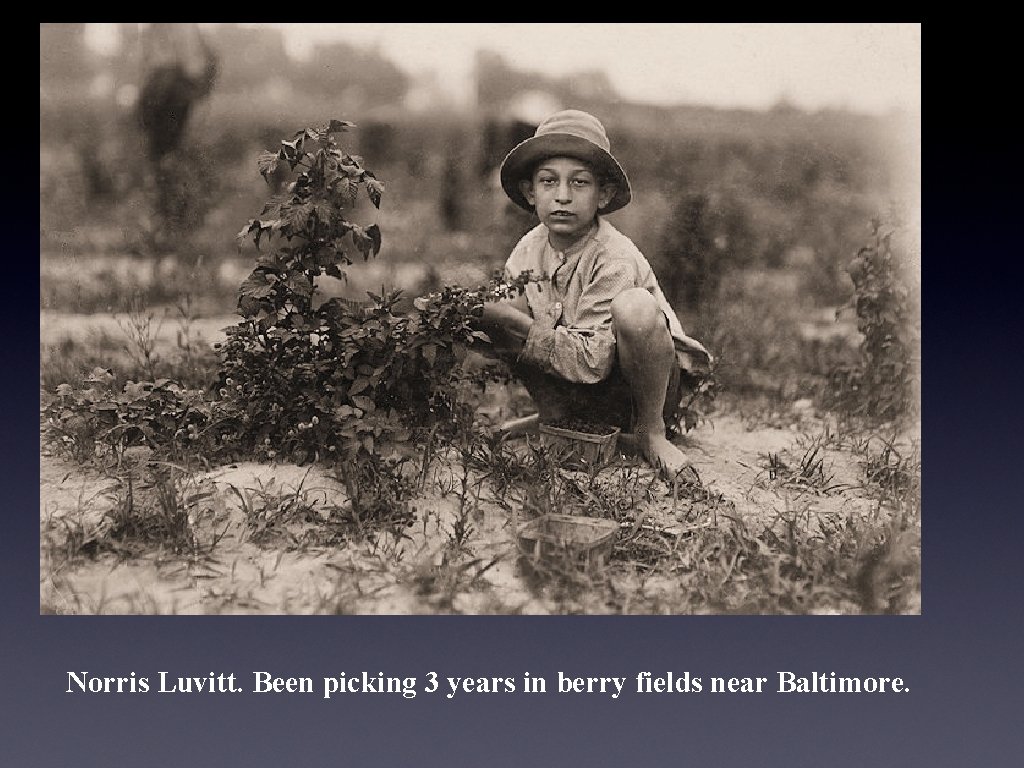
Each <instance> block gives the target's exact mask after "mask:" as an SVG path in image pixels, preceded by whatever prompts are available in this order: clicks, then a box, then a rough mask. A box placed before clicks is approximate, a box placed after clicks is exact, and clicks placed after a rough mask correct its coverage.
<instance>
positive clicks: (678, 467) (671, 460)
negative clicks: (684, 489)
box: [635, 432, 700, 483]
mask: <svg viewBox="0 0 1024 768" xmlns="http://www.w3.org/2000/svg"><path fill="white" fill-rule="evenodd" d="M635 439H636V447H637V448H638V449H639V451H640V452H641V453H642V454H643V456H644V458H645V459H647V461H648V462H649V463H650V465H651V466H652V467H654V468H655V469H657V470H658V471H659V472H660V473H661V476H662V478H663V479H664V480H666V481H667V482H673V481H675V480H679V481H680V482H684V483H694V482H699V481H700V480H699V478H698V477H697V471H696V470H695V469H694V468H693V467H692V466H691V465H690V464H689V462H687V460H686V454H685V453H683V452H682V451H681V450H679V448H678V447H677V446H675V445H673V444H672V443H670V442H669V441H668V439H667V438H666V437H665V436H664V435H657V434H650V433H643V432H637V433H636V437H635Z"/></svg>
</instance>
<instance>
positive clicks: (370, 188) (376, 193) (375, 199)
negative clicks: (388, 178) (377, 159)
mask: <svg viewBox="0 0 1024 768" xmlns="http://www.w3.org/2000/svg"><path fill="white" fill-rule="evenodd" d="M366 194H367V196H368V197H369V198H370V202H372V203H373V205H374V207H375V208H380V198H381V195H383V194H384V182H382V181H377V179H375V178H373V177H372V176H371V175H370V174H369V172H367V174H366Z"/></svg>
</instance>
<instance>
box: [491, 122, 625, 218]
mask: <svg viewBox="0 0 1024 768" xmlns="http://www.w3.org/2000/svg"><path fill="white" fill-rule="evenodd" d="M610 150H611V144H610V143H609V141H608V135H607V134H606V133H605V131H604V126H603V125H601V122H600V121H599V120H598V119H597V118H596V117H594V116H593V115H591V114H589V113H587V112H581V111H580V110H578V109H566V110H563V111H561V112H556V113H555V114H553V115H551V116H550V117H548V118H547V119H545V120H544V122H542V123H541V124H540V125H539V126H538V127H537V131H536V132H535V133H534V135H533V137H532V138H529V139H527V140H526V141H524V142H521V143H520V144H519V145H517V146H516V147H515V149H513V150H512V151H511V152H509V153H508V155H506V156H505V159H504V161H502V163H501V187H502V189H504V190H505V194H506V195H508V196H509V197H510V198H511V199H512V202H513V203H515V204H516V205H518V206H519V207H520V208H525V209H526V210H528V211H532V210H533V206H532V205H530V204H529V203H528V202H527V201H526V198H525V197H523V192H522V190H520V189H519V182H520V181H522V180H523V179H529V178H530V176H531V175H532V174H533V170H534V168H536V167H537V163H539V162H540V161H541V160H545V159H547V158H549V157H574V158H576V159H578V160H582V161H584V162H586V163H589V164H590V165H591V166H593V167H594V170H595V171H596V172H597V173H598V174H599V175H601V176H604V177H605V178H606V179H607V180H608V181H609V182H611V183H613V184H614V185H615V195H614V197H612V199H611V202H609V203H608V205H606V206H605V207H604V208H602V209H600V210H599V211H598V213H611V212H612V211H617V210H619V208H622V207H624V206H625V205H627V204H628V203H629V201H630V200H631V199H632V197H633V194H632V192H631V191H630V188H629V179H627V178H626V172H625V171H623V170H622V166H621V165H619V162H618V161H617V160H616V159H615V158H614V157H612V153H611V151H610Z"/></svg>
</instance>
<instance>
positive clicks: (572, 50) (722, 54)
mask: <svg viewBox="0 0 1024 768" xmlns="http://www.w3.org/2000/svg"><path fill="white" fill-rule="evenodd" d="M109 26H110V25H100V24H94V25H90V29H89V32H88V38H87V40H88V41H89V42H90V44H92V45H93V47H95V48H97V49H98V50H103V49H104V46H109V45H110V39H111V38H110V30H109V29H108V28H107V27H109ZM211 26H212V25H211ZM247 26H249V25H247ZM251 26H272V27H277V28H280V29H281V30H282V32H283V33H284V35H285V44H286V46H287V49H288V51H289V53H290V54H292V55H294V56H296V57H300V58H301V57H303V56H305V55H308V54H309V52H310V50H311V48H312V45H313V44H314V43H315V42H319V41H330V40H341V41H345V42H349V43H352V44H355V45H360V46H368V47H373V46H379V48H380V50H381V51H383V52H384V53H385V54H386V55H387V56H388V57H390V58H391V59H392V60H393V61H394V62H395V63H396V64H398V65H399V66H400V67H402V68H403V69H405V70H406V71H407V72H409V73H410V74H414V75H415V74H421V73H424V72H427V71H432V72H434V73H435V74H436V75H437V79H438V81H439V82H441V83H442V84H446V85H447V87H449V88H450V89H451V91H452V95H453V96H454V97H455V98H458V97H459V96H460V95H462V94H460V90H465V89H466V87H467V84H468V78H469V74H470V72H471V71H472V67H473V59H474V54H475V51H476V50H477V49H480V48H486V49H490V50H493V51H496V52H498V53H500V54H502V55H503V56H504V57H505V58H506V59H507V60H509V61H510V62H511V63H513V64H514V65H515V66H517V67H518V68H520V69H524V70H530V71H536V72H541V73H544V74H549V75H564V74H568V73H571V72H574V71H581V70H594V69H601V70H604V71H605V72H606V73H607V75H608V77H609V79H610V81H611V83H612V85H613V86H614V87H615V88H616V90H617V91H618V92H619V93H620V94H621V95H622V96H623V97H624V98H626V99H629V100H635V101H646V102H651V103H656V104H703V105H710V106H717V107H747V108H755V109H760V108H767V107H770V106H772V105H773V104H775V103H777V102H778V101H779V100H780V99H785V100H787V101H789V102H790V103H792V104H794V105H796V106H798V107H802V108H804V109H820V108H828V107H833V108H846V109H853V110H857V111H865V112H874V113H879V112H886V111H888V110H890V109H893V108H900V109H902V110H903V111H904V112H907V113H910V114H917V113H919V112H920V108H921V25H920V24H665V23H661V24H652V23H616V24H612V23H586V24H562V23H559V24H538V23H522V22H517V23H503V24H497V23H465V24H459V23H448V24H422V23H421V24H412V23H390V24H389V23H358V24H327V23H320V24H309V23H280V24H268V25H251Z"/></svg>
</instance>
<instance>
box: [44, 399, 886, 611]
mask: <svg viewBox="0 0 1024 768" xmlns="http://www.w3.org/2000/svg"><path fill="white" fill-rule="evenodd" d="M750 427H751V424H749V423H744V420H743V419H741V418H739V417H737V416H720V417H717V418H715V419H714V420H713V421H711V422H708V423H705V424H702V425H701V426H699V427H698V428H697V429H695V430H694V431H692V432H690V433H689V434H688V435H687V436H686V437H684V438H680V439H679V444H680V445H681V446H682V447H683V448H684V450H685V451H686V452H687V453H688V455H689V457H690V459H691V461H692V463H693V465H694V467H695V468H696V469H697V471H698V473H699V476H700V478H701V480H702V482H703V484H704V487H705V488H706V489H707V490H708V491H711V492H713V493H714V494H721V497H723V498H724V500H725V501H726V502H727V503H728V506H722V507H721V510H722V513H723V514H725V513H727V514H731V515H734V516H736V517H738V518H740V519H742V520H743V521H744V522H747V523H749V524H752V525H756V526H758V527H766V528H767V527H771V526H773V525H775V524H777V523H778V521H779V520H780V519H781V518H780V516H786V517H788V518H789V519H793V516H794V515H796V516H798V517H801V516H802V517H801V519H803V520H805V521H806V522H807V524H813V523H814V522H815V521H816V520H826V519H828V518H829V517H830V516H835V515H840V516H843V517H846V516H849V515H853V516H854V517H856V518H860V519H869V518H871V517H872V516H873V515H878V514H880V513H881V511H882V510H881V508H880V505H879V502H878V501H876V500H875V499H874V498H872V495H871V494H870V493H869V492H868V490H867V489H866V488H865V486H864V484H863V479H862V478H863V473H862V470H861V468H860V467H859V465H858V458H857V456H855V455H854V454H853V453H852V452H851V451H849V450H846V449H840V448H835V447H830V448H825V449H823V451H822V453H821V454H820V458H821V459H822V469H823V473H822V476H821V479H822V480H823V482H821V483H818V484H817V486H816V487H810V486H808V487H802V486H800V485H799V484H798V483H796V484H794V483H783V482H780V481H779V478H773V477H772V476H771V473H770V472H769V471H768V468H767V467H768V457H769V456H770V455H775V456H778V457H785V458H786V459H787V460H788V461H790V462H797V463H798V462H799V460H800V457H801V455H802V454H803V453H804V452H805V449H806V446H807V445H808V444H810V443H811V442H812V441H813V435H815V434H819V433H820V431H821V429H822V427H823V425H822V424H821V423H820V422H818V421H817V420H815V419H814V418H812V417H810V416H807V417H805V418H803V419H801V421H800V422H799V423H794V424H792V425H791V426H790V428H777V427H767V426H761V427H755V428H750ZM521 440H522V439H521ZM436 464H437V466H435V467H434V470H433V479H434V483H433V484H432V486H431V487H430V488H428V489H427V493H426V494H425V496H424V498H422V499H417V501H416V505H417V518H416V520H415V522H414V524H413V525H412V526H411V527H409V528H408V529H407V531H406V533H407V538H404V539H403V540H401V541H397V540H395V539H394V537H392V536H391V535H389V534H386V533H382V534H379V535H377V536H375V537H370V538H369V539H368V540H367V541H365V542H362V543H360V544H353V543H348V542H343V543H340V544H337V545H331V546H318V545H308V544H303V543H302V535H301V534H302V531H301V530H296V529H294V528H293V529H291V530H290V538H287V539H278V540H276V541H273V542H266V541H263V542H256V541H254V540H253V537H252V536H251V535H248V534H247V530H248V531H251V526H250V527H248V528H247V526H246V525H245V516H244V514H243V510H242V502H241V500H240V498H239V494H238V493H236V491H237V492H240V493H241V497H242V498H246V496H247V494H248V495H251V494H252V493H253V492H254V491H256V490H260V489H262V490H264V491H269V492H278V493H281V494H284V495H289V494H300V495H301V496H302V498H303V499H304V500H306V501H308V502H309V503H310V504H311V506H312V507H313V508H316V507H317V505H320V506H321V507H326V506H329V505H335V504H336V505H344V504H345V503H346V502H347V494H346V492H345V489H344V486H343V484H341V483H340V482H339V481H338V480H337V479H335V478H333V477H330V476H329V475H328V474H326V472H325V470H323V469H320V468H317V467H312V468H311V467H300V466H295V465H290V464H258V463H251V462H247V463H239V464H234V465H230V466H225V467H220V468H217V469H214V470H213V471H210V472H205V473H199V474H197V475H196V478H195V479H196V483H197V487H198V488H199V489H200V490H205V491H210V492H212V495H211V496H210V497H209V498H208V499H207V500H206V502H205V503H204V509H205V512H204V513H203V514H202V515H200V516H199V518H198V519H197V520H196V521H195V525H196V532H197V537H198V538H199V539H201V540H207V541H209V540H212V539H213V538H214V537H215V536H218V535H219V536H221V538H220V539H219V541H218V542H217V544H216V546H215V547H213V548H212V550H211V551H210V552H209V553H208V554H205V555H203V556H195V555H175V554H173V553H169V552H167V551H161V550H152V551H146V552H143V553H141V554H135V553H133V555H132V556H131V557H118V556H117V555H114V554H102V555H99V556H98V557H96V558H95V559H87V558H86V559H83V558H73V559H70V560H63V561H62V560H61V558H60V557H59V555H56V554H55V553H54V551H53V550H52V548H49V547H46V546H43V547H41V562H40V574H41V581H40V600H41V605H42V606H43V608H44V609H45V610H48V611H56V612H72V613H115V614H121V613H159V614H166V613H179V614H204V613H218V614H219V613H259V614H267V613H269V614H278V613H299V614H308V613H324V612H327V613H339V612H340V613H358V614H416V613H438V612H443V613H449V612H458V613H524V614H548V613H557V612H561V611H562V609H561V607H560V606H559V604H558V603H557V601H556V600H555V599H554V598H553V597H552V596H550V595H547V594H546V593H545V591H544V590H543V589H539V590H538V589H537V588H536V586H535V585H531V583H530V582H529V580H528V579H526V578H524V575H523V573H522V572H521V568H520V567H519V565H517V554H518V553H517V549H516V545H515V539H514V537H513V534H512V525H513V521H511V520H510V518H509V514H508V513H507V512H506V511H505V510H503V509H502V508H501V507H500V506H498V505H497V504H495V503H489V502H487V501H486V500H483V501H481V503H480V505H479V509H478V511H477V512H476V513H475V514H474V516H473V519H472V521H471V525H472V529H473V530H472V532H471V534H470V535H469V537H468V539H467V543H466V547H465V550H464V551H462V552H460V553H459V556H458V557H454V556H453V550H452V536H451V531H452V530H453V525H454V524H455V521H456V519H457V517H458V515H457V510H458V500H457V495H456V494H454V493H453V492H451V491H448V492H447V493H444V490H443V489H444V488H446V487H447V486H446V477H445V473H446V472H447V473H448V477H447V479H448V480H449V481H450V480H451V478H452V475H451V470H450V469H448V468H447V467H446V466H445V464H444V462H443V461H439V462H437V463H436ZM607 472H608V475H609V477H610V478H612V480H611V482H618V483H620V484H621V483H622V482H623V478H628V479H629V481H630V482H631V483H633V484H634V487H641V486H646V487H648V488H649V489H650V492H649V493H648V494H647V498H648V499H649V501H647V502H645V503H644V505H643V510H642V517H643V524H644V525H646V526H648V527H651V528H653V529H657V530H662V531H665V532H667V534H668V535H687V534H688V533H689V532H690V531H692V530H693V529H694V527H697V526H700V525H707V524H709V523H708V516H707V515H706V514H705V515H703V516H702V515H700V514H697V512H698V510H695V509H694V508H693V507H694V503H693V502H689V501H686V500H685V499H683V500H680V499H679V498H678V494H677V497H676V498H675V499H674V498H673V494H672V491H671V489H669V488H668V486H666V485H665V484H664V483H663V482H662V481H660V480H657V479H655V478H654V476H653V473H652V471H651V470H650V469H648V468H646V467H645V466H643V465H640V464H639V462H636V461H629V460H626V464H625V465H624V466H623V467H622V468H620V469H619V470H618V471H616V470H615V469H614V468H613V469H611V470H607ZM578 474H580V475H581V478H580V481H581V482H583V481H585V477H583V476H582V475H583V473H578ZM112 483H113V481H112V479H111V478H109V477H106V478H105V477H102V476H99V475H95V474H92V475H89V474H85V473H83V471H82V470H81V468H79V467H78V466H77V465H74V464H71V463H68V462H66V461H64V460H62V459H59V458H56V457H53V456H48V455H44V456H42V457H41V465H40V514H41V523H40V536H41V540H43V541H47V540H48V537H51V536H52V535H53V533H54V532H55V531H61V530H68V529H69V528H68V527H67V525H65V523H67V524H68V525H70V526H71V528H72V529H73V528H74V527H76V526H77V527H78V528H79V529H82V528H84V529H86V530H88V529H89V528H90V526H96V525H99V524H100V523H101V521H102V519H103V517H104V512H105V511H106V510H108V509H109V508H110V506H111V504H112V503H113V501H112V496H111V495H110V490H111V487H112ZM448 485H450V483H449V484H448ZM705 511H706V510H705ZM715 513H716V514H717V511H716V512H715ZM325 514H326V513H325ZM311 524H313V525H315V521H314V523H311ZM300 528H301V526H300ZM621 578H622V579H624V581H622V583H621V584H620V587H625V588H628V586H629V584H630V583H631V582H630V577H627V576H622V577H621ZM670 582H671V580H670V579H668V580H663V583H660V584H657V583H653V584H652V583H646V584H644V585H643V588H644V589H647V590H650V589H652V588H661V589H666V590H671V589H672V588H673V585H672V584H671V583H670ZM601 610H602V607H601V606H600V605H593V606H590V607H589V608H588V612H591V611H593V612H600V611H601ZM837 612H846V611H845V609H844V607H843V606H837Z"/></svg>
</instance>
